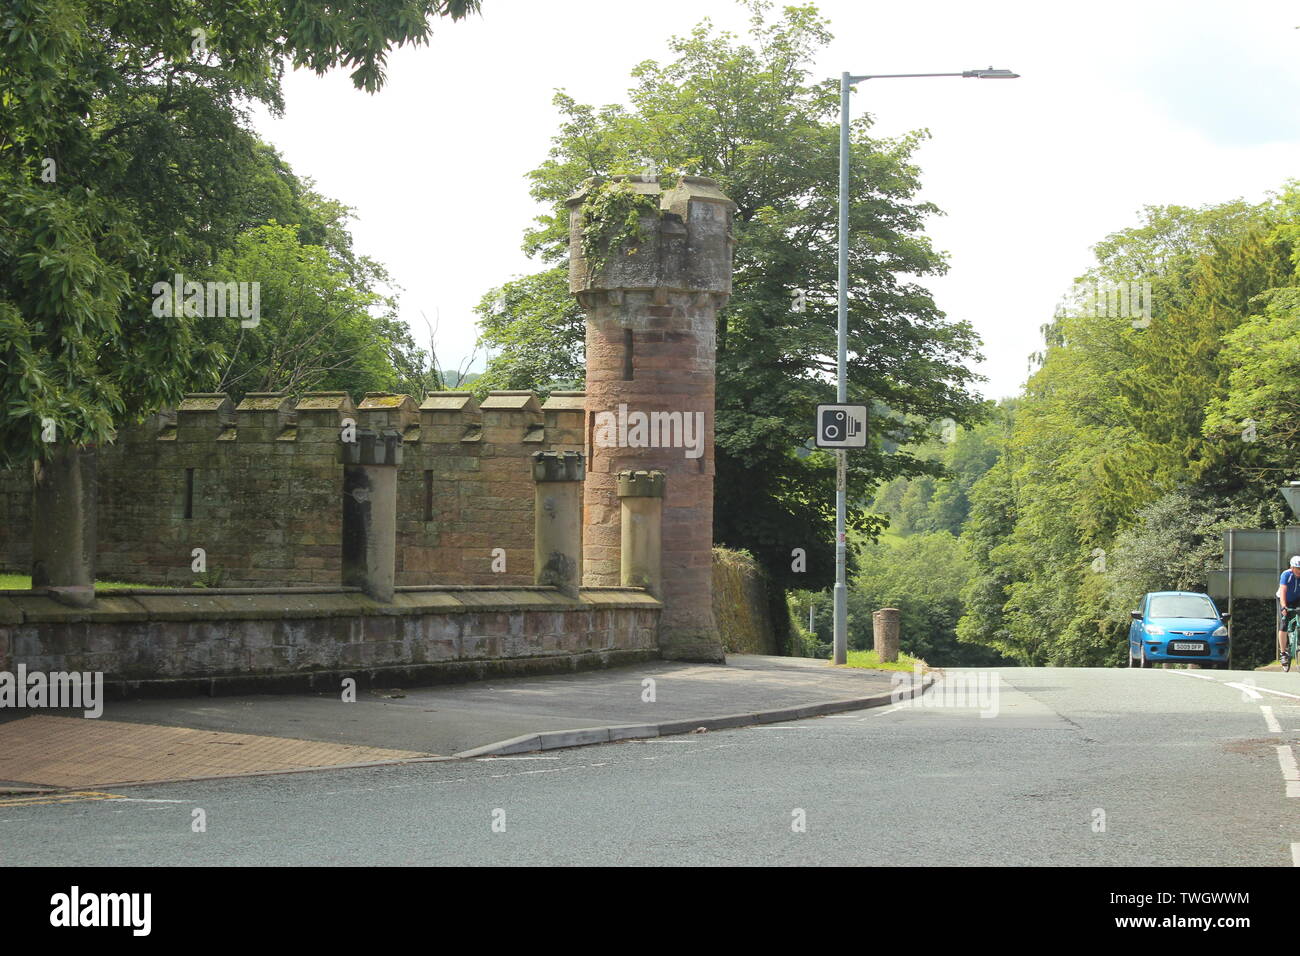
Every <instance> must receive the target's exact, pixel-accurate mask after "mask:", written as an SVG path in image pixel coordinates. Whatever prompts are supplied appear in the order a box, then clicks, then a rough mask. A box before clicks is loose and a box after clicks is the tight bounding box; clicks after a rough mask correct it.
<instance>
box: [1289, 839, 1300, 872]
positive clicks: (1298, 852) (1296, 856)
mask: <svg viewBox="0 0 1300 956" xmlns="http://www.w3.org/2000/svg"><path fill="white" fill-rule="evenodd" d="M1291 865H1292V866H1300V843H1292V844H1291Z"/></svg>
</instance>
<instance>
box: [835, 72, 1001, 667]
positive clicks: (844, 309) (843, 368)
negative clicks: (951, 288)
mask: <svg viewBox="0 0 1300 956" xmlns="http://www.w3.org/2000/svg"><path fill="white" fill-rule="evenodd" d="M920 76H961V77H966V78H974V79H980V80H1014V79H1017V78H1018V77H1019V76H1020V74H1019V73H1012V72H1011V71H1010V70H995V69H994V68H993V67H991V66H990V67H989V68H988V69H985V70H965V71H963V72H961V73H868V74H865V75H863V76H853V75H852V74H850V73H841V74H840V262H839V266H840V269H839V300H840V301H839V328H838V331H837V336H836V344H837V346H838V349H837V351H838V355H837V360H836V371H837V373H838V377H839V382H838V388H837V398H836V400H837V401H838V402H839V403H840V404H841V405H845V404H847V403H848V400H849V383H848V374H847V365H848V339H849V89H850V88H851V87H852V86H853V85H854V84H855V83H860V82H862V81H863V80H894V79H907V78H911V77H920ZM847 470H848V453H847V452H846V451H845V449H843V448H838V449H836V450H835V625H834V642H835V643H834V648H835V650H834V655H835V656H834V660H835V663H836V664H844V663H846V662H847V661H848V654H849V634H848V588H847V586H846V584H845V581H844V576H845V536H844V523H845V521H844V519H845V510H846V484H847Z"/></svg>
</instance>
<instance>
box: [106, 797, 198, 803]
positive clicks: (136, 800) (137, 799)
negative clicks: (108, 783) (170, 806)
mask: <svg viewBox="0 0 1300 956" xmlns="http://www.w3.org/2000/svg"><path fill="white" fill-rule="evenodd" d="M117 799H118V801H119V802H121V803H189V802H190V801H188V800H146V799H145V798H144V797H118V798H117Z"/></svg>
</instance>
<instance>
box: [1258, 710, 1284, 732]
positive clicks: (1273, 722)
mask: <svg viewBox="0 0 1300 956" xmlns="http://www.w3.org/2000/svg"><path fill="white" fill-rule="evenodd" d="M1259 709H1260V712H1261V713H1262V714H1263V715H1264V723H1266V724H1267V725H1268V729H1269V730H1270V731H1271V732H1272V733H1275V734H1280V733H1281V732H1282V725H1281V724H1279V723H1278V722H1277V718H1276V717H1274V716H1273V708H1272V707H1269V706H1268V705H1267V704H1260V705H1259Z"/></svg>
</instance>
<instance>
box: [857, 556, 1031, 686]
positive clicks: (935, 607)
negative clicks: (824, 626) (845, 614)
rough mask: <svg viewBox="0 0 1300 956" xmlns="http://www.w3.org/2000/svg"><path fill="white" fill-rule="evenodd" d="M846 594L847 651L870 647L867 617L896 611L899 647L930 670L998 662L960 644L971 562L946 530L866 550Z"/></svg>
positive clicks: (989, 653) (991, 654)
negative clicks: (888, 609)
mask: <svg viewBox="0 0 1300 956" xmlns="http://www.w3.org/2000/svg"><path fill="white" fill-rule="evenodd" d="M859 562H860V565H859V571H858V574H857V576H856V577H855V578H854V580H853V583H852V586H851V587H850V589H849V594H848V604H849V646H850V647H853V648H859V649H866V648H870V647H871V646H872V632H871V620H872V613H873V612H874V611H877V610H879V609H880V608H882V607H896V608H898V610H899V648H900V649H901V650H902V651H905V652H906V653H908V654H910V655H912V656H913V657H919V658H922V659H924V660H925V661H926V662H927V663H929V664H930V665H932V666H936V667H942V666H949V667H966V666H969V667H980V666H993V665H996V664H999V663H1006V662H1005V661H1002V660H1001V659H1000V657H999V655H998V654H996V653H995V652H992V651H990V650H989V649H988V648H986V647H979V646H976V645H971V644H963V643H960V642H959V641H958V639H957V620H958V618H960V616H961V613H962V599H961V595H962V590H963V588H965V587H966V585H967V583H968V580H969V575H970V562H969V560H968V559H967V556H966V554H965V552H964V549H963V547H962V544H961V541H960V539H958V538H956V537H954V536H953V535H952V534H950V533H948V532H947V531H932V532H923V533H920V534H914V535H911V536H909V537H906V538H903V539H901V540H899V541H896V542H892V543H879V544H870V545H866V546H865V547H864V548H863V550H862V553H861V554H860V556H859Z"/></svg>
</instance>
